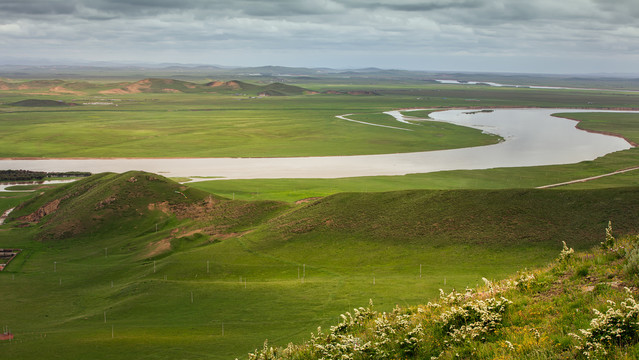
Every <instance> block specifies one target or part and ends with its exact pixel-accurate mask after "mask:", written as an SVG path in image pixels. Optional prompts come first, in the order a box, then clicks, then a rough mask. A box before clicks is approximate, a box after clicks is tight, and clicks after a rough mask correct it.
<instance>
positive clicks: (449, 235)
mask: <svg viewBox="0 0 639 360" xmlns="http://www.w3.org/2000/svg"><path fill="white" fill-rule="evenodd" d="M638 197H639V189H637V188H616V189H609V190H597V191H594V190H581V191H558V190H502V191H403V192H383V193H344V194H337V195H333V196H329V197H325V198H322V199H317V200H314V201H308V202H306V203H301V204H290V203H283V202H275V201H255V202H249V201H236V200H231V199H226V198H221V197H218V196H216V195H214V194H209V193H206V192H203V191H200V190H196V189H192V188H189V187H188V186H185V185H180V184H177V183H175V182H173V181H171V180H169V179H166V178H164V177H162V176H159V175H155V174H149V173H144V172H128V173H125V174H112V173H107V174H98V175H93V176H91V177H89V178H86V179H83V180H79V181H77V182H75V183H72V184H68V185H64V186H62V187H60V188H57V189H54V190H50V191H47V192H44V193H42V194H40V193H38V194H35V195H34V196H33V198H32V199H31V200H30V201H28V202H25V203H24V204H23V205H21V206H19V207H18V208H16V210H14V212H12V213H11V214H10V218H9V219H8V221H7V222H6V223H5V224H4V225H2V226H0V247H2V248H20V249H23V252H22V253H21V254H20V255H19V256H18V257H16V258H15V259H14V260H13V262H12V263H11V264H10V265H9V267H7V269H6V270H5V271H3V272H1V273H0V292H1V293H2V294H3V296H2V297H1V298H0V306H2V307H3V309H8V310H7V311H3V312H0V322H1V323H4V324H5V325H4V326H8V327H9V329H10V331H11V332H12V333H13V334H14V336H15V338H14V340H13V341H12V342H11V343H4V342H0V351H1V352H2V353H3V354H6V356H7V357H8V358H20V359H41V358H44V357H47V356H51V355H55V356H62V357H66V358H91V359H139V358H144V357H147V358H157V359H169V358H182V359H229V358H231V359H232V358H235V357H240V358H245V357H246V354H248V352H250V351H252V350H253V349H255V348H256V347H261V344H262V343H263V342H264V340H265V339H268V340H269V343H270V344H273V345H275V346H277V345H279V346H286V344H287V343H288V342H291V341H292V342H297V343H300V344H302V343H303V342H304V341H306V340H308V334H309V333H310V332H311V331H315V329H316V328H317V326H322V327H323V329H325V330H326V329H329V328H330V327H331V326H335V324H337V322H338V315H339V314H341V313H344V312H345V311H347V310H350V309H352V308H353V307H359V306H364V305H365V304H367V303H368V301H369V299H372V300H373V303H374V304H375V308H374V310H375V311H377V312H379V313H380V314H381V313H383V312H384V311H386V312H387V314H390V312H391V311H392V309H393V308H395V306H396V305H397V304H400V305H401V306H402V307H403V308H407V309H413V310H406V311H410V312H412V313H419V314H424V316H427V317H431V318H435V317H437V316H440V313H435V312H423V311H426V310H425V309H429V308H427V307H426V306H425V304H427V303H428V302H429V301H431V302H432V301H435V299H436V297H437V294H438V293H439V291H438V290H439V288H442V289H444V290H445V292H446V293H450V292H451V291H452V290H453V289H457V290H458V291H459V290H460V289H463V288H465V287H466V286H470V287H474V286H475V285H476V284H477V283H480V282H481V278H482V277H486V278H488V279H491V280H493V279H495V280H499V279H503V278H506V277H508V276H509V275H510V274H513V273H515V272H516V271H517V270H520V269H523V268H532V267H535V266H540V265H543V264H545V263H547V262H548V261H551V260H552V259H554V258H555V257H557V254H558V253H559V251H560V250H561V241H562V240H563V241H566V242H567V243H568V244H569V245H570V246H571V247H575V248H578V249H585V248H588V247H591V246H592V245H598V243H599V242H601V241H602V237H603V234H604V228H605V226H606V224H607V222H608V220H612V222H613V224H614V225H615V231H614V234H615V236H618V237H621V236H624V235H626V234H629V233H634V232H639V219H638V216H637V214H638V213H639V201H638V200H639V199H638ZM2 204H5V199H0V205H2ZM7 204H8V203H7ZM597 259H599V258H598V257H596V256H592V257H591V256H590V255H589V256H587V257H585V258H584V261H586V260H587V261H589V263H588V264H592V266H593V267H591V268H588V269H587V270H580V269H581V267H583V266H582V265H581V263H580V264H578V265H575V266H573V265H570V267H567V269H572V268H573V267H574V268H575V271H574V272H575V273H579V274H582V275H578V276H580V277H579V278H575V279H577V280H575V281H584V282H585V281H595V280H597V281H599V279H602V278H603V276H604V275H605V276H608V274H612V275H611V276H612V277H611V278H608V279H610V280H606V281H608V282H613V281H617V280H616V279H617V278H616V277H615V276H617V275H615V274H613V273H612V272H610V273H607V272H605V271H604V270H595V268H594V265H597V266H599V265H603V264H605V262H604V260H605V259H606V258H602V259H601V260H597ZM619 259H620V258H619ZM584 264H586V263H585V262H584ZM584 266H585V265H584ZM615 266H616V265H615ZM619 266H621V265H619ZM597 269H599V268H597ZM602 269H603V268H602ZM610 269H613V267H610ZM578 270H579V271H581V272H579V271H578ZM584 271H585V272H586V273H587V275H583V274H584ZM611 271H613V270H611ZM600 273H601V274H603V275H601V274H600ZM543 276H546V275H543ZM543 276H542V275H539V279H541V280H540V283H539V285H538V287H539V289H542V290H540V292H536V293H531V295H530V296H531V298H529V299H528V300H526V301H528V303H529V304H537V302H539V305H535V306H539V307H541V306H542V304H543V303H544V301H546V300H547V299H550V295H552V294H553V291H555V290H554V289H556V286H557V285H556V284H557V281H556V280H555V279H554V278H548V277H543ZM553 276H554V275H553ZM558 276H559V277H558V279H560V280H562V281H565V279H568V278H571V276H572V274H570V275H568V277H565V276H564V277H562V275H558ZM595 276H596V277H595ZM571 279H572V278H571ZM571 281H572V280H571ZM620 281H626V280H620ZM535 286H537V285H535ZM588 286H591V285H588ZM593 286H595V285H593ZM610 287H611V289H612V288H614V289H616V288H617V285H615V286H612V285H610ZM614 289H613V290H614ZM604 290H606V291H608V290H609V289H608V288H606V289H604ZM613 290H610V291H613ZM509 291H510V290H509ZM597 291H599V290H597ZM615 291H616V290H615ZM587 293H589V294H594V293H593V292H592V291H590V292H587ZM610 293H612V292H610ZM567 294H573V293H567ZM597 294H600V292H597ZM601 294H608V293H607V292H601ZM505 296H507V297H508V296H509V297H508V298H509V300H510V301H513V302H514V301H515V300H514V299H515V296H512V295H505ZM571 296H572V295H571ZM619 296H621V295H619ZM545 299H546V300H545ZM548 301H549V300H548ZM562 301H563V300H562ZM588 301H590V300H588ZM593 301H594V300H593ZM596 301H599V300H596ZM588 304H590V303H589V302H585V301H584V302H582V303H578V305H566V306H573V307H574V308H577V307H578V308H579V309H581V310H580V311H584V313H583V314H584V315H581V314H580V316H581V317H578V319H579V321H580V322H576V323H574V324H573V323H571V325H570V331H573V332H575V331H578V328H583V327H584V326H587V319H588V316H589V315H590V314H588V311H587V310H588V309H587V308H586V306H587V305H588ZM560 305H561V304H560ZM518 306H519V305H518ZM521 306H522V307H521V309H522V311H523V310H524V306H523V305H521ZM561 306H564V305H561ZM420 308H421V309H422V310H421V311H422V312H420V310H417V309H420ZM574 308H573V310H574ZM442 309H444V308H442ZM514 309H520V308H517V307H515V308H514ZM532 309H537V308H536V307H533V308H532ZM561 309H562V311H564V310H563V308H561ZM401 311H402V312H397V315H398V316H399V315H402V316H403V315H404V314H407V313H406V312H405V310H401ZM428 311H431V310H428ZM433 311H434V310H433ZM442 311H443V310H442ZM509 311H510V310H509ZM548 311H550V310H549V308H547V307H543V308H539V312H538V313H535V315H534V316H535V317H534V319H536V320H535V321H536V323H534V324H533V325H530V326H534V327H535V328H536V329H538V330H539V331H541V330H542V329H543V327H542V325H541V324H543V323H544V322H545V320H544V319H545V318H544V316H545V314H547V313H548ZM508 314H514V315H509V316H511V317H512V316H520V317H526V316H528V315H525V314H524V315H522V314H523V312H522V314H520V313H519V311H518V310H517V311H515V312H514V313H508ZM585 314H588V315H585ZM388 316H391V315H388ZM393 316H395V315H393ZM531 316H532V315H531ZM396 319H397V318H396V317H394V318H390V317H389V318H388V319H387V320H388V321H389V322H390V323H391V325H393V324H394V322H395V321H396ZM406 319H407V320H406V321H410V323H409V324H411V327H405V328H403V329H404V330H401V331H402V332H397V336H400V334H401V335H402V336H404V335H405V333H406V332H409V331H412V330H414V329H415V326H416V324H417V323H416V322H414V321H417V320H414V319H413V318H406ZM420 319H421V318H420ZM419 321H422V320H419ZM513 324H515V325H516V326H517V328H516V329H518V330H517V331H523V330H521V329H520V327H521V328H523V329H529V328H526V325H525V324H524V323H523V322H516V323H513ZM526 324H528V323H526ZM535 324H536V325H535ZM413 325H415V326H413ZM340 326H341V325H340ZM393 326H394V325H393ZM422 326H423V327H424V329H426V323H425V322H424V325H422ZM509 326H511V325H509ZM512 326H514V325H512ZM389 329H390V328H389ZM511 329H515V327H511ZM352 330H353V331H354V328H349V329H345V331H348V332H344V333H340V334H342V335H345V336H346V334H352V336H353V337H352V338H349V339H354V337H360V335H357V334H356V333H354V332H350V331H352ZM405 330H406V331H405ZM389 331H390V330H389ZM428 331H430V330H428ZM565 332H567V330H566V331H565ZM323 334H324V335H322V336H328V335H327V333H326V332H324V333H323ZM491 336H492V335H491ZM499 336H501V335H499ZM508 336H510V335H508ZM508 336H505V337H498V338H495V339H497V340H496V342H492V343H491V344H497V345H495V346H502V345H503V344H506V343H505V341H506V340H507V341H510V342H511V343H513V344H514V346H515V347H516V343H515V341H514V340H515V339H514V338H512V337H508ZM522 336H523V335H522ZM361 339H362V340H363V342H360V340H353V341H355V342H356V343H361V344H362V345H363V344H365V343H366V342H368V340H367V338H365V337H361ZM371 339H372V338H371ZM397 339H399V338H397ZM397 339H396V338H394V337H392V338H391V340H390V341H395V340H397ZM437 339H444V340H446V338H445V337H439V338H436V340H437ZM491 339H493V338H491ZM549 339H550V340H544V341H546V342H547V343H548V344H551V347H561V349H563V350H562V351H564V353H566V352H565V351H572V350H570V349H571V347H570V346H573V343H571V342H569V341H570V340H567V336H566V335H565V333H564V334H562V335H561V336H554V335H553V336H551V337H549ZM424 341H426V340H420V342H419V345H416V346H418V347H414V348H413V349H418V350H416V351H415V352H414V354H413V355H410V354H409V353H402V354H403V355H401V356H400V355H397V357H399V358H404V357H411V356H413V357H416V358H422V357H423V356H424V355H429V356H431V354H434V355H432V356H436V355H437V354H435V352H436V351H448V349H449V348H446V347H442V346H443V345H442V344H439V345H437V346H439V347H433V348H428V347H426V344H430V343H427V342H424ZM427 341H431V340H427ZM491 341H492V340H491ZM517 341H519V340H517ZM522 341H523V340H522ZM546 342H545V343H544V344H546ZM394 344H396V343H394ZM473 344H474V343H473ZM300 346H303V345H300ZM388 346H389V349H390V346H391V345H390V344H389V345H388ZM392 346H393V347H395V345H392ZM402 346H403V345H402ZM526 346H528V345H526ZM475 347H477V346H475ZM433 349H434V350H433ZM460 351H461V350H460ZM463 351H466V350H463ZM469 351H470V350H469ZM460 353H462V354H464V352H460ZM398 354H399V353H398ZM447 354H450V353H447ZM517 354H526V353H525V352H520V353H517ZM304 356H306V355H304ZM313 356H314V355H313ZM446 356H448V355H446ZM301 358H304V357H303V356H302V357H301ZM310 358H313V357H310ZM356 358H357V357H356ZM359 358H370V356H369V357H366V356H363V357H359Z"/></svg>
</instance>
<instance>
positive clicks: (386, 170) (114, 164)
mask: <svg viewBox="0 0 639 360" xmlns="http://www.w3.org/2000/svg"><path fill="white" fill-rule="evenodd" d="M586 111H588V110H575V109H495V110H494V111H492V112H475V113H472V112H474V111H471V110H447V111H440V112H435V113H431V115H430V116H431V117H432V118H434V119H435V120H437V121H443V122H448V123H453V124H457V125H462V126H467V127H471V128H476V129H481V130H483V131H485V132H487V133H491V134H495V135H499V136H501V137H502V138H504V140H505V141H502V142H500V143H498V144H494V145H488V146H479V147H472V148H462V149H452V150H440V151H425V152H413V153H399V154H384V155H356V156H318V157H286V158H188V159H47V160H19V159H17V160H0V169H25V170H34V171H56V172H62V171H88V172H92V173H99V172H105V171H111V172H119V173H120V172H125V171H128V170H144V171H148V172H152V173H158V174H162V175H164V176H169V177H189V176H199V177H219V178H226V179H259V178H339V177H354V176H373V175H405V174H410V173H428V172H435V171H444V170H474V169H488V168H496V167H519V166H538V165H553V164H570V163H577V162H580V161H584V160H593V159H595V158H598V157H600V156H603V155H606V154H609V153H612V152H615V151H620V150H626V149H629V148H631V147H632V145H631V144H629V143H628V142H627V141H626V140H624V139H622V138H619V137H614V136H608V135H602V134H596V133H590V132H586V131H582V130H579V129H577V128H576V127H575V125H577V122H576V121H572V120H567V119H561V118H556V117H553V116H551V114H554V113H560V112H571V113H577V112H586ZM593 111H596V112H604V111H602V110H593ZM389 113H390V114H391V115H393V116H395V117H396V119H397V120H398V122H397V123H396V124H397V126H400V127H406V128H410V126H415V125H410V124H405V123H402V121H401V120H404V117H403V115H402V114H401V113H399V112H397V111H392V112H389ZM405 113H406V112H405ZM361 126H370V125H369V124H365V123H362V124H361ZM387 131H399V130H397V129H392V128H388V130H387Z"/></svg>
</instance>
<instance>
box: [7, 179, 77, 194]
mask: <svg viewBox="0 0 639 360" xmlns="http://www.w3.org/2000/svg"><path fill="white" fill-rule="evenodd" d="M76 180H77V179H66V180H42V181H13V182H5V183H0V192H33V191H35V190H11V189H10V188H11V187H12V186H22V185H49V184H66V183H70V182H73V181H76Z"/></svg>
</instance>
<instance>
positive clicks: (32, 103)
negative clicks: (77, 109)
mask: <svg viewBox="0 0 639 360" xmlns="http://www.w3.org/2000/svg"><path fill="white" fill-rule="evenodd" d="M7 105H12V106H24V107H62V106H73V105H75V104H73V103H66V102H64V101H57V100H44V99H27V100H21V101H16V102H14V103H10V104H7Z"/></svg>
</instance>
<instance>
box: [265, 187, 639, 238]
mask: <svg viewBox="0 0 639 360" xmlns="http://www.w3.org/2000/svg"><path fill="white" fill-rule="evenodd" d="M637 214H639V188H618V189H599V190H591V191H583V192H582V191H570V190H559V189H557V190H552V191H544V190H535V189H517V190H452V191H436V190H410V191H392V192H380V193H339V194H335V195H331V196H328V197H325V198H322V199H319V200H317V201H315V202H313V203H311V204H309V205H308V206H305V207H303V208H300V209H298V210H297V211H294V212H291V213H286V214H285V215H282V216H280V217H278V218H276V219H274V220H272V221H271V222H270V223H269V226H268V228H267V230H265V231H267V232H268V233H269V234H270V235H269V236H268V238H269V239H271V241H272V243H269V246H271V245H273V244H275V243H277V242H280V243H285V242H287V241H290V240H292V239H299V238H309V239H310V238H319V239H329V238H339V237H348V238H357V239H362V240H364V239H365V240H367V241H381V242H385V243H391V244H411V245H422V246H423V245H428V246H446V245H452V244H457V245H465V246H466V245H467V246H476V245H477V246H484V247H502V246H515V245H521V244H526V245H529V246H534V245H540V246H547V245H551V246H552V245H557V244H560V243H561V241H568V242H570V243H572V244H573V245H575V246H577V247H578V248H580V249H585V248H588V247H590V246H592V245H593V244H596V243H598V242H599V241H600V240H599V236H598V235H599V233H600V230H601V229H602V228H604V227H605V225H606V224H607V222H608V221H609V220H612V221H614V222H615V223H617V224H618V229H617V230H618V231H620V232H622V233H625V234H631V233H639V216H637ZM276 239H277V240H276Z"/></svg>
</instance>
